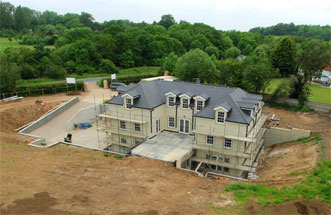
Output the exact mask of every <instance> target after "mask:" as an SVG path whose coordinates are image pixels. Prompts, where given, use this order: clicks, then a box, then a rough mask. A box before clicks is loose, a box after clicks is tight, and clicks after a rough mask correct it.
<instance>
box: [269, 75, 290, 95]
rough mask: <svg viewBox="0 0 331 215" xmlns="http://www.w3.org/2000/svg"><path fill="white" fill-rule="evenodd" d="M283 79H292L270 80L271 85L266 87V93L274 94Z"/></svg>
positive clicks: (284, 79) (285, 79) (287, 79)
mask: <svg viewBox="0 0 331 215" xmlns="http://www.w3.org/2000/svg"><path fill="white" fill-rule="evenodd" d="M282 81H290V78H274V79H272V80H271V81H270V84H269V86H268V87H267V88H266V90H265V93H266V94H272V93H273V92H274V91H275V90H276V89H277V87H278V86H279V85H280V83H281V82H282Z"/></svg>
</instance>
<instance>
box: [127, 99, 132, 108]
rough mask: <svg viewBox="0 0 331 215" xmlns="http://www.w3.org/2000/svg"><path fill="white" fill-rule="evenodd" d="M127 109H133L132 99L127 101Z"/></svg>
mask: <svg viewBox="0 0 331 215" xmlns="http://www.w3.org/2000/svg"><path fill="white" fill-rule="evenodd" d="M126 108H127V109H132V99H126Z"/></svg>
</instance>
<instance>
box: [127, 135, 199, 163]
mask: <svg viewBox="0 0 331 215" xmlns="http://www.w3.org/2000/svg"><path fill="white" fill-rule="evenodd" d="M193 143H194V137H193V136H191V135H188V134H180V133H176V132H169V131H163V132H162V133H160V134H158V135H157V136H155V137H153V138H151V139H148V140H146V141H145V142H143V143H142V144H140V145H139V146H137V147H136V148H134V149H133V150H132V151H131V152H132V154H133V155H138V156H142V157H147V158H153V159H157V160H163V161H167V162H175V161H176V160H179V159H181V158H182V157H184V156H185V155H186V154H188V153H190V152H191V151H192V145H193Z"/></svg>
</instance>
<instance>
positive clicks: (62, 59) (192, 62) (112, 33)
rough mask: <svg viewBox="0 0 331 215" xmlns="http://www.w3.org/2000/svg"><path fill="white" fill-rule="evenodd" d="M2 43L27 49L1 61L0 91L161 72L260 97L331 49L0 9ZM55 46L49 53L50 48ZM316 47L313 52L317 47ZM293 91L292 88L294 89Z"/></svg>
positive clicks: (204, 29) (170, 21) (315, 70)
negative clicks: (28, 83) (129, 71)
mask: <svg viewBox="0 0 331 215" xmlns="http://www.w3.org/2000/svg"><path fill="white" fill-rule="evenodd" d="M0 6H1V28H0V29H1V32H0V34H1V36H2V37H7V38H9V39H10V40H18V41H20V42H21V43H23V44H30V45H33V47H34V48H33V49H31V48H30V49H29V48H21V47H20V48H7V49H6V50H5V51H4V52H3V53H2V54H1V68H4V69H1V74H0V75H1V90H2V91H13V90H14V89H15V82H14V81H13V80H17V79H19V78H21V79H31V78H38V77H49V78H57V79H59V78H63V77H65V76H66V75H68V74H84V73H116V72H117V71H118V70H119V68H132V67H138V66H160V67H161V71H160V72H163V71H165V70H168V71H169V72H170V74H173V75H176V76H178V77H179V78H180V79H182V80H186V81H194V80H196V78H199V79H200V80H201V81H202V82H204V83H213V84H218V85H227V86H234V87H241V88H243V89H245V90H247V91H250V92H263V91H264V90H265V88H266V87H267V86H268V83H269V81H270V80H271V79H272V78H275V77H289V76H291V75H292V76H293V75H296V74H298V73H299V72H300V71H301V72H302V71H303V72H304V74H305V79H304V81H305V82H307V81H309V80H310V79H311V77H312V76H313V75H318V74H319V72H320V71H321V69H322V68H323V67H324V66H325V65H326V64H328V63H329V62H330V42H325V41H322V40H316V39H310V38H305V37H298V36H291V37H275V36H265V35H263V34H260V33H256V32H239V31H235V30H232V31H221V30H217V29H215V28H213V27H211V26H209V25H206V24H203V23H193V24H192V23H189V22H186V21H179V22H177V21H176V20H175V18H174V17H173V16H172V15H170V14H167V15H163V16H162V17H161V19H160V20H159V21H155V22H154V23H152V24H148V23H145V22H141V23H134V22H131V21H129V20H110V21H105V22H103V23H98V22H95V21H94V18H93V16H92V15H91V14H88V13H85V12H82V13H81V14H72V13H67V14H64V15H59V14H57V13H56V12H52V11H45V12H42V13H41V12H37V11H34V10H31V9H29V8H27V7H21V6H18V7H16V8H15V7H14V6H13V5H11V4H10V3H8V2H1V3H0ZM46 45H53V47H54V48H52V49H50V48H47V47H46ZM314 47H317V48H314ZM292 89H293V87H292Z"/></svg>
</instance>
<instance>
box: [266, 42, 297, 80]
mask: <svg viewBox="0 0 331 215" xmlns="http://www.w3.org/2000/svg"><path fill="white" fill-rule="evenodd" d="M296 54H297V53H296V46H295V43H294V41H293V40H292V39H291V38H290V37H284V38H282V39H281V40H280V41H279V42H278V43H277V44H276V46H275V48H274V49H273V50H272V53H271V60H272V65H273V67H274V68H276V69H279V72H280V74H281V75H282V77H288V76H289V75H290V74H294V73H295V71H296V68H297V61H296Z"/></svg>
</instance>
